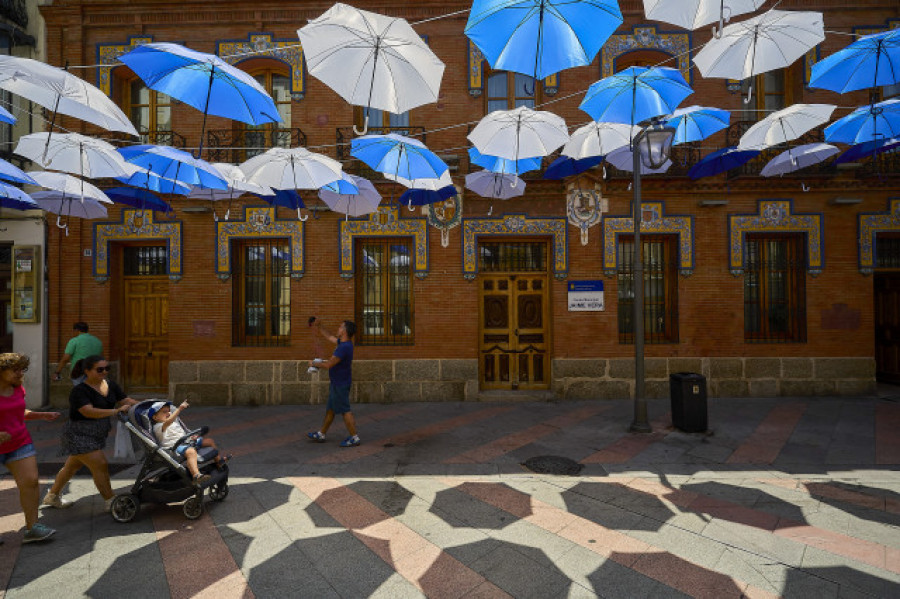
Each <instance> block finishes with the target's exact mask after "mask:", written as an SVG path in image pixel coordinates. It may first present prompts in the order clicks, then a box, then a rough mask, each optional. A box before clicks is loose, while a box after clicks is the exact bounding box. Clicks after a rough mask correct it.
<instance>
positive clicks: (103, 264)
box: [93, 209, 182, 283]
mask: <svg viewBox="0 0 900 599" xmlns="http://www.w3.org/2000/svg"><path fill="white" fill-rule="evenodd" d="M93 225H94V232H93V236H94V252H93V253H94V278H95V279H96V280H97V281H98V282H100V283H103V282H106V281H107V280H109V242H111V241H160V240H162V241H165V242H166V249H167V253H168V255H169V258H168V261H167V263H168V275H169V278H170V279H172V280H173V281H178V280H180V279H181V249H182V248H181V221H179V220H171V221H170V220H167V221H163V222H156V221H154V220H153V211H152V210H128V209H125V210H122V220H120V221H119V222H117V223H116V222H95V223H93Z"/></svg>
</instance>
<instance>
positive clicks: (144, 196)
mask: <svg viewBox="0 0 900 599" xmlns="http://www.w3.org/2000/svg"><path fill="white" fill-rule="evenodd" d="M103 193H105V194H106V197H108V198H109V199H111V200H112V201H113V202H115V203H117V204H125V205H126V206H133V207H135V208H140V209H141V210H158V211H160V212H169V211H170V210H172V206H171V205H169V203H168V202H166V201H165V200H163V199H162V198H160V197H159V196H157V195H156V194H155V193H153V192H151V191H147V190H146V189H139V188H137V187H113V188H111V189H105V190H104V191H103Z"/></svg>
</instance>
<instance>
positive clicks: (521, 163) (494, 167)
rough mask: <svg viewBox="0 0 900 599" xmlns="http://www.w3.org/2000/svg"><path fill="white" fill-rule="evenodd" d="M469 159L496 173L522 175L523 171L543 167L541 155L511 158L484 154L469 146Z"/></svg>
mask: <svg viewBox="0 0 900 599" xmlns="http://www.w3.org/2000/svg"><path fill="white" fill-rule="evenodd" d="M469 161H471V162H472V164H475V165H478V166H480V167H482V168H483V169H485V170H489V171H493V172H495V173H513V174H515V175H521V174H522V173H527V172H528V171H534V170H537V169H539V168H541V156H536V157H534V158H520V159H519V160H510V159H509V158H501V157H500V156H491V155H490V154H482V153H481V152H479V151H478V150H477V149H476V148H469Z"/></svg>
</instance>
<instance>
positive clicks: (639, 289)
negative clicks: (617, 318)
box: [629, 119, 675, 433]
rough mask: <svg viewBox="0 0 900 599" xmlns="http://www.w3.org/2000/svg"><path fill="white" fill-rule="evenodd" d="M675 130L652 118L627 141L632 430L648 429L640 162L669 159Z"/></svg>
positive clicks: (655, 165) (652, 163)
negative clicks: (631, 223)
mask: <svg viewBox="0 0 900 599" xmlns="http://www.w3.org/2000/svg"><path fill="white" fill-rule="evenodd" d="M674 135H675V129H673V128H672V127H665V126H663V125H661V124H659V123H658V122H657V121H656V119H653V120H652V121H651V122H650V124H649V125H647V126H646V127H644V128H643V129H642V130H641V131H640V133H638V134H637V135H636V136H635V137H634V140H632V142H631V149H632V156H633V162H632V164H633V167H634V173H633V175H634V182H633V184H632V189H633V190H634V200H633V201H632V208H633V209H634V260H633V267H632V272H633V274H634V281H633V285H634V314H633V318H632V320H633V322H632V329H633V331H634V421H633V422H632V423H631V427H630V428H629V430H630V431H632V432H635V433H649V432H651V430H652V429H651V428H650V423H649V422H648V421H647V398H646V397H644V252H643V248H642V247H641V219H642V216H643V211H642V210H641V164H642V163H643V164H644V166H646V167H648V168H651V169H658V168H660V167H662V165H663V164H665V163H666V160H668V159H669V152H670V151H671V149H672V138H673V137H674Z"/></svg>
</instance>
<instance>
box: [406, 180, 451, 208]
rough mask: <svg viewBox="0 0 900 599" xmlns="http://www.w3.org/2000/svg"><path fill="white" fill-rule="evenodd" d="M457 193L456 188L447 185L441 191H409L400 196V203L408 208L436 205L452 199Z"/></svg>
mask: <svg viewBox="0 0 900 599" xmlns="http://www.w3.org/2000/svg"><path fill="white" fill-rule="evenodd" d="M456 193H457V191H456V187H454V186H453V185H447V186H445V187H441V188H440V189H407V190H406V191H404V192H403V195H401V196H400V199H399V200H398V202H399V203H400V204H401V205H403V204H407V205H408V206H424V205H425V204H434V203H435V202H442V201H444V200H446V199H449V198H452V197H453V196H455V195H456Z"/></svg>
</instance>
